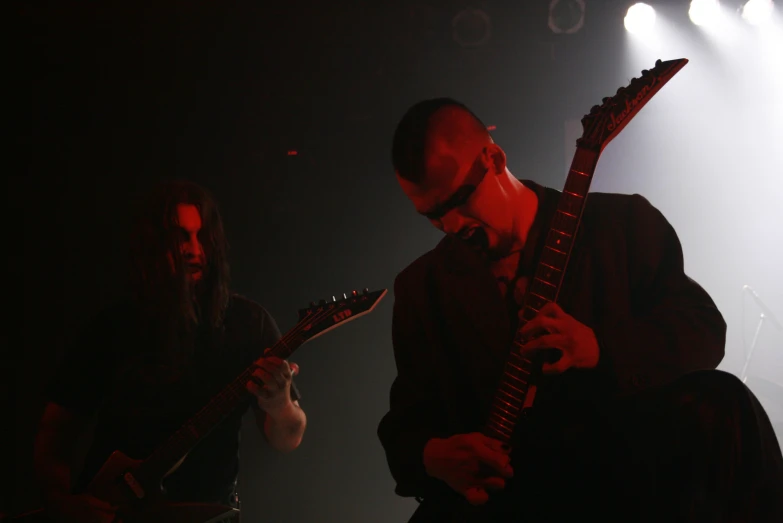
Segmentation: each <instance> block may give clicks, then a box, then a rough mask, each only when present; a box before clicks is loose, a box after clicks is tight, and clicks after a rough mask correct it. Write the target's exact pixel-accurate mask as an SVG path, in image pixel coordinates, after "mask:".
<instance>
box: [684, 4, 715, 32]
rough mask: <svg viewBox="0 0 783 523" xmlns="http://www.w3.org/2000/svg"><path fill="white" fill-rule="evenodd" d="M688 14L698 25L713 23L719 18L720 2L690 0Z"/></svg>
mask: <svg viewBox="0 0 783 523" xmlns="http://www.w3.org/2000/svg"><path fill="white" fill-rule="evenodd" d="M688 16H689V17H690V19H691V22H693V23H694V24H695V25H698V26H708V25H711V24H714V23H715V22H717V21H718V19H719V18H720V3H719V2H718V0H691V7H690V9H688Z"/></svg>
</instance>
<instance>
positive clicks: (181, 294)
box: [130, 180, 229, 348]
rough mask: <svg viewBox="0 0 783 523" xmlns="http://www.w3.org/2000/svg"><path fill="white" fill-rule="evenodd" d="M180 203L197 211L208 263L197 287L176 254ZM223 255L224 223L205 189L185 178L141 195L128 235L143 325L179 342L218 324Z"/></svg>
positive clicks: (225, 269)
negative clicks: (194, 332) (129, 235)
mask: <svg viewBox="0 0 783 523" xmlns="http://www.w3.org/2000/svg"><path fill="white" fill-rule="evenodd" d="M179 204H191V205H194V206H195V207H196V208H197V209H198V210H199V213H200V215H201V222H202V225H201V231H200V232H199V239H200V241H201V244H202V245H203V247H204V254H205V256H206V267H205V270H204V276H203V279H202V280H201V281H200V282H198V284H197V285H196V287H195V288H194V287H193V286H192V285H191V284H190V283H189V282H188V280H187V273H186V271H185V270H184V269H185V267H184V262H183V259H182V255H181V253H180V236H179V232H178V223H177V205H179ZM227 255H228V242H227V241H226V236H225V233H224V231H223V221H222V219H221V218H220V212H219V211H218V207H217V204H216V203H215V200H214V198H213V197H212V195H211V194H210V193H209V192H208V191H207V190H206V189H204V188H203V187H201V186H200V185H198V184H196V183H193V182H189V181H185V180H173V181H166V182H162V183H160V184H158V185H157V186H156V187H155V188H154V189H153V190H152V191H151V192H150V193H149V195H148V196H147V198H145V199H144V201H143V202H142V203H141V205H140V206H139V210H138V214H137V216H136V219H135V223H134V226H133V230H132V233H131V241H130V269H131V274H130V283H131V288H132V292H133V296H134V298H135V301H136V304H137V306H138V307H139V310H140V312H141V313H142V317H143V318H144V319H145V320H146V321H145V323H146V325H147V326H148V327H152V328H153V329H154V330H156V331H157V335H158V336H159V337H160V336H162V339H159V341H160V342H162V343H164V344H166V345H169V344H171V343H172V342H175V343H176V344H177V345H181V344H182V341H183V336H185V337H187V338H190V339H191V340H192V338H191V335H192V333H193V331H194V329H195V328H196V326H198V325H199V324H201V325H204V326H209V327H211V328H212V329H220V328H221V327H222V325H223V319H224V316H225V311H226V308H227V306H228V298H229V265H228V257H227ZM169 256H170V257H171V259H172V260H173V262H174V270H172V267H171V262H170V261H169ZM177 342H178V343H177ZM183 348H184V347H183Z"/></svg>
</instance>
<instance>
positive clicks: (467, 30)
mask: <svg viewBox="0 0 783 523" xmlns="http://www.w3.org/2000/svg"><path fill="white" fill-rule="evenodd" d="M451 36H452V38H453V39H454V41H455V42H457V43H458V44H459V45H461V46H462V47H480V46H482V45H484V44H486V43H487V42H489V39H490V38H491V37H492V21H491V20H490V18H489V15H488V14H487V13H485V12H484V11H482V10H481V9H463V10H462V11H460V12H459V13H457V14H456V15H455V16H454V18H452V20H451Z"/></svg>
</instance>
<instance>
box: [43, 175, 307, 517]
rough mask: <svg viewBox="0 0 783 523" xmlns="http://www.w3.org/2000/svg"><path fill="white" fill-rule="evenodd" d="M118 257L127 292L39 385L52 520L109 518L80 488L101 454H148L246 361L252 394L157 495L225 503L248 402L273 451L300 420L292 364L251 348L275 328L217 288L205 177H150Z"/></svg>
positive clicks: (219, 231)
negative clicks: (82, 441) (84, 440)
mask: <svg viewBox="0 0 783 523" xmlns="http://www.w3.org/2000/svg"><path fill="white" fill-rule="evenodd" d="M130 262H131V263H130V266H131V290H132V295H133V296H132V299H129V300H127V301H125V302H123V303H122V304H120V305H117V306H114V307H111V308H109V309H107V310H105V311H103V312H101V313H100V314H99V315H97V317H96V318H95V319H94V320H93V321H92V322H91V323H89V324H88V325H87V326H86V328H85V329H84V330H83V332H82V334H81V335H80V336H79V337H78V339H77V340H76V341H75V342H74V344H73V347H72V348H71V350H70V351H68V352H67V355H66V358H65V361H64V363H63V365H62V367H61V369H60V370H59V372H58V373H57V374H56V376H55V377H54V379H53V381H52V382H51V383H50V385H49V387H48V389H47V395H48V404H47V405H46V408H45V411H44V414H43V417H42V419H41V422H40V429H39V432H38V435H37V438H36V440H35V454H34V456H35V468H36V472H37V476H38V479H39V481H40V485H41V487H42V489H43V495H44V498H45V501H46V507H47V509H48V513H49V515H50V516H52V518H53V519H54V520H56V521H68V522H79V523H89V522H98V521H110V520H111V519H112V517H113V516H112V514H113V513H114V511H115V508H114V507H112V506H110V505H109V504H107V503H105V502H103V501H101V500H99V499H97V498H95V497H92V496H90V495H88V494H85V493H81V491H82V490H83V489H84V487H85V486H86V485H87V484H88V482H89V481H90V480H91V478H92V477H93V476H94V475H95V474H96V473H97V471H98V470H99V469H100V468H101V466H102V465H103V463H104V462H105V461H106V459H107V458H108V457H109V455H110V454H111V453H112V452H113V451H116V450H119V451H122V452H124V453H125V454H127V455H128V456H130V457H132V458H137V459H144V458H146V457H147V456H149V455H150V453H151V452H152V451H153V450H154V449H155V448H156V446H157V445H158V444H160V443H161V442H162V441H163V440H164V439H165V438H166V437H167V436H169V435H170V434H171V433H172V432H174V431H175V430H176V429H178V428H179V426H180V425H181V424H182V423H183V422H184V421H186V420H187V419H188V418H189V417H190V416H191V415H193V414H194V413H195V412H196V411H198V410H199V409H200V408H201V407H203V406H204V405H205V404H206V403H207V402H208V400H209V399H210V398H211V397H212V396H213V395H215V394H216V393H217V392H219V391H220V390H221V388H222V387H223V385H225V384H226V383H227V382H229V381H231V380H232V379H234V378H235V377H236V376H237V375H239V374H240V372H241V371H242V370H244V369H245V368H246V367H247V366H248V365H249V364H250V363H252V362H253V361H256V360H258V361H259V364H260V366H259V369H258V370H257V371H256V374H255V376H254V377H255V378H257V379H258V383H255V382H252V381H251V382H249V383H248V384H247V388H248V390H249V391H250V392H251V393H252V394H248V399H247V401H246V402H245V403H244V404H243V405H242V407H241V408H239V409H237V410H236V411H235V412H234V413H233V414H231V415H230V416H229V417H228V418H227V419H226V420H225V421H224V422H222V423H221V424H220V425H219V426H218V427H217V428H216V429H214V430H213V431H212V432H211V433H209V435H207V436H206V438H205V439H204V440H203V441H202V442H201V443H200V444H199V445H197V446H196V447H195V449H193V450H192V452H190V453H189V454H188V455H187V457H186V458H185V460H184V461H183V462H181V464H180V465H179V467H178V468H175V470H174V471H173V472H171V474H169V475H168V476H167V477H166V479H165V481H164V482H163V484H164V486H165V488H166V493H167V496H166V499H168V500H171V501H179V502H200V503H217V504H223V505H227V506H229V507H230V506H235V505H236V501H237V497H236V495H235V485H236V478H237V473H238V467H239V461H238V455H237V451H238V446H239V428H240V421H241V418H242V415H243V414H244V412H246V410H247V409H252V410H253V411H254V412H255V418H256V420H257V424H258V427H259V429H260V430H261V431H262V432H263V434H264V435H265V437H266V439H267V440H268V442H269V443H270V444H271V446H272V447H274V448H275V449H277V450H279V451H282V452H288V451H291V450H293V449H295V448H297V446H298V445H299V443H300V441H301V439H302V436H303V434H304V431H305V425H306V417H305V413H304V412H303V410H302V409H301V407H300V406H299V402H298V399H299V394H298V391H297V389H296V386H295V385H294V384H293V381H292V377H293V376H294V375H295V374H297V372H298V367H297V366H296V364H290V365H289V364H288V362H286V361H284V360H280V359H276V358H262V357H261V356H262V354H263V351H264V349H265V348H268V347H272V346H273V345H274V344H275V343H276V342H277V341H278V340H279V339H280V331H279V329H278V327H277V325H276V323H275V320H274V319H273V318H272V316H271V315H270V314H269V313H268V312H267V311H266V310H265V309H264V308H263V307H261V306H260V305H258V304H256V303H254V302H252V301H250V300H248V299H245V298H242V297H240V296H237V295H233V294H231V293H230V292H229V265H228V261H227V242H226V238H225V234H224V232H223V225H222V221H221V217H220V213H219V212H218V207H217V205H216V203H215V201H214V200H213V198H212V196H211V195H210V194H209V193H208V192H207V191H206V190H205V189H204V188H202V187H200V186H199V185H197V184H195V183H191V182H187V181H171V182H165V183H162V184H160V185H158V186H157V187H156V188H155V189H154V190H153V191H152V192H151V194H149V196H148V197H147V198H146V200H145V201H144V202H143V204H142V205H141V206H140V208H139V213H138V217H137V219H136V222H135V227H134V229H133V234H132V237H131V242H130ZM92 420H95V421H96V423H97V424H96V426H95V431H94V438H93V443H92V446H91V448H90V450H89V452H88V455H87V457H86V461H85V463H84V465H83V471H82V473H81V474H80V475H79V477H78V479H77V480H76V482H75V483H74V484H72V483H71V476H72V471H73V470H74V467H75V464H74V463H72V462H71V459H70V458H71V456H72V454H73V453H74V449H75V446H76V445H77V441H78V440H79V438H80V437H81V436H82V434H83V432H84V431H85V429H86V428H87V427H88V424H89V423H90V422H91V421H92Z"/></svg>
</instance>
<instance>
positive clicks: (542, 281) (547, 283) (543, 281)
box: [533, 278, 556, 287]
mask: <svg viewBox="0 0 783 523" xmlns="http://www.w3.org/2000/svg"><path fill="white" fill-rule="evenodd" d="M533 279H534V280H538V281H540V282H541V283H545V284H546V285H548V286H549V287H556V285H552V284H551V283H549V282H548V281H546V280H542V279H541V278H533Z"/></svg>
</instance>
